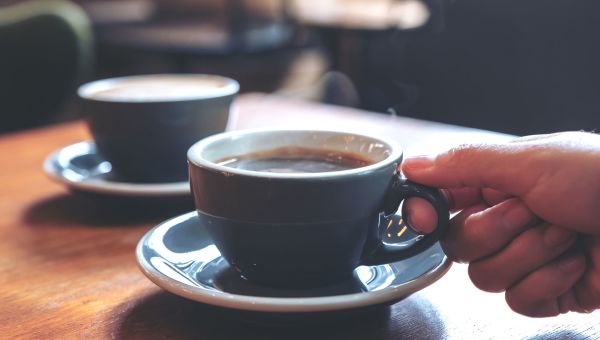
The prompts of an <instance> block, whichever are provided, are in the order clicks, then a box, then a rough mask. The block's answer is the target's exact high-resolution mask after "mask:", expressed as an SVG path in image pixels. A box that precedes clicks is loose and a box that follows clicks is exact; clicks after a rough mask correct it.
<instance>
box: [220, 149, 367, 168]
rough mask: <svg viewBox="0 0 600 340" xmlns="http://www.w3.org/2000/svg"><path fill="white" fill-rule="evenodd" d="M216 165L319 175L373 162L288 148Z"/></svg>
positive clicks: (347, 154)
mask: <svg viewBox="0 0 600 340" xmlns="http://www.w3.org/2000/svg"><path fill="white" fill-rule="evenodd" d="M216 163H217V164H219V165H224V166H227V167H230V168H238V169H244V170H251V171H260V172H276V173H318V172H331V171H341V170H348V169H354V168H360V167H364V166H367V165H370V164H373V163H375V162H374V161H373V160H371V159H369V158H367V157H365V156H363V155H360V154H356V153H351V152H342V151H337V150H326V149H316V148H305V147H295V146H289V147H281V148H276V149H271V150H266V151H259V152H253V153H247V154H244V155H238V156H234V157H227V158H223V159H220V160H218V161H217V162H216Z"/></svg>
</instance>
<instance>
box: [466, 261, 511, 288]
mask: <svg viewBox="0 0 600 340" xmlns="http://www.w3.org/2000/svg"><path fill="white" fill-rule="evenodd" d="M468 272H469V278H470V279H471V282H473V285H475V287H477V288H479V289H481V290H483V291H485V292H490V293H500V292H503V291H505V290H506V288H508V285H507V284H506V283H505V282H504V280H502V279H501V278H499V277H497V276H496V275H494V271H493V270H490V269H488V268H485V265H483V264H480V263H471V264H470V265H469V270H468Z"/></svg>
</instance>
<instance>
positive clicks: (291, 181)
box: [188, 130, 449, 288]
mask: <svg viewBox="0 0 600 340" xmlns="http://www.w3.org/2000/svg"><path fill="white" fill-rule="evenodd" d="M401 161H402V149H401V148H400V146H399V145H397V144H396V143H395V142H394V141H392V140H387V139H383V138H379V137H372V136H367V135H362V134H355V133H349V132H336V131H320V130H260V131H257V130H253V131H233V132H227V133H221V134H217V135H214V136H210V137H208V138H205V139H203V140H201V141H199V142H198V143H196V144H194V145H193V146H192V147H191V148H190V149H189V151H188V163H189V173H190V185H191V189H192V193H193V196H194V201H195V206H196V208H197V211H198V215H199V217H200V221H201V223H203V224H204V225H205V226H206V228H208V230H209V232H210V234H211V236H212V238H213V241H214V242H215V245H216V246H217V248H218V249H219V250H220V252H221V254H222V255H223V256H224V258H225V259H226V260H227V261H228V262H229V264H230V265H231V266H233V267H234V268H235V269H236V270H237V271H239V273H240V274H241V275H242V276H243V277H245V278H247V279H248V280H251V281H254V282H256V283H260V284H265V285H270V286H278V287H290V288H298V287H309V286H320V285H327V284H330V283H334V282H338V281H340V280H344V279H347V278H349V277H351V276H352V273H353V271H354V269H355V268H356V267H357V266H360V265H375V264H385V263H391V262H395V261H398V260H401V259H404V258H407V257H410V256H413V255H415V254H417V253H419V252H422V251H424V250H425V249H427V248H429V247H430V246H431V245H433V244H434V243H435V242H436V241H437V240H439V238H440V236H441V235H442V234H443V233H444V231H445V229H446V227H447V224H448V219H449V212H448V205H447V202H446V201H445V199H444V197H443V195H441V193H440V191H439V190H437V189H434V188H430V187H426V186H422V185H419V184H416V183H412V182H410V181H407V180H406V179H404V178H403V177H402V176H401V175H400V173H398V170H397V169H398V166H399V164H400V162H401ZM315 163H316V167H315ZM409 197H421V198H424V199H426V200H427V201H429V203H431V204H432V206H433V207H434V208H435V211H436V213H437V228H436V230H435V231H434V232H433V233H430V234H427V235H421V234H419V233H418V232H416V231H414V230H412V231H411V232H409V233H406V235H407V236H408V237H407V238H405V239H403V240H402V242H401V243H397V244H388V243H386V242H384V237H383V235H384V234H385V230H386V226H387V223H388V221H389V218H390V216H391V215H393V214H394V213H395V212H396V211H397V210H398V208H399V205H400V203H401V202H402V201H403V200H404V199H407V198H409ZM409 229H411V228H409ZM409 235H410V236H409Z"/></svg>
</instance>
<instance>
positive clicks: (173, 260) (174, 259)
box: [136, 212, 451, 313]
mask: <svg viewBox="0 0 600 340" xmlns="http://www.w3.org/2000/svg"><path fill="white" fill-rule="evenodd" d="M136 258H137V261H138V265H139V267H140V269H141V270H142V272H143V273H144V275H146V276H147V277H148V278H149V279H150V280H151V281H152V282H154V283H155V284H156V285H158V286H159V287H162V288H163V289H165V290H167V291H169V292H171V293H174V294H176V295H179V296H182V297H185V298H188V299H191V300H195V301H198V302H202V303H205V304H208V305H212V306H217V307H221V308H226V309H229V310H237V311H252V312H278V313H308V312H310V313H312V312H332V311H336V312H339V311H348V310H354V309H359V308H365V307H373V306H377V305H389V304H392V303H395V302H398V301H400V300H402V299H403V298H405V297H407V296H408V295H410V294H412V293H414V292H416V291H419V290H421V289H423V288H425V287H426V286H428V285H430V284H432V283H433V282H435V281H437V280H438V279H439V278H441V277H442V276H443V275H444V274H445V273H446V272H447V271H448V269H449V268H450V265H451V262H450V261H449V260H448V258H447V257H446V255H445V254H444V252H443V251H442V249H441V247H440V246H439V244H435V245H434V246H432V247H431V248H429V249H428V250H426V251H425V252H423V253H421V254H418V255H416V256H414V257H411V258H409V259H406V260H403V261H399V262H395V263H390V264H386V265H380V266H371V267H367V266H361V267H359V268H357V269H356V270H355V272H354V277H353V278H352V279H349V280H347V281H346V282H340V283H338V284H335V285H331V286H327V287H320V288H311V289H276V288H270V287H265V286H259V285H255V284H252V283H250V282H248V281H246V280H245V279H243V278H241V277H240V276H239V275H238V274H237V272H235V271H234V270H233V269H232V268H231V267H229V265H228V264H227V262H226V261H225V260H224V259H223V258H222V257H221V254H220V253H219V251H218V250H217V248H216V247H215V246H214V245H213V242H212V240H211V238H210V236H209V234H208V231H207V230H206V228H205V227H204V226H203V225H202V224H201V222H200V220H199V219H198V216H197V214H196V212H190V213H187V214H183V215H180V216H178V217H175V218H173V219H170V220H168V221H166V222H163V223H161V224H159V225H158V226H156V227H154V228H153V229H152V230H150V231H149V232H148V233H146V235H145V236H144V237H143V238H142V239H141V240H140V241H139V243H138V245H137V249H136Z"/></svg>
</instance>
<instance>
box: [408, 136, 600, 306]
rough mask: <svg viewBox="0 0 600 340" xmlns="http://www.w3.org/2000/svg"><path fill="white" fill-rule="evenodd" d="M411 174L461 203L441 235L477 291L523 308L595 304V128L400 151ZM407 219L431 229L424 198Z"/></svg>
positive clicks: (598, 217) (599, 291) (598, 273)
mask: <svg viewBox="0 0 600 340" xmlns="http://www.w3.org/2000/svg"><path fill="white" fill-rule="evenodd" d="M402 171H403V172H404V174H405V175H406V177H408V178H409V179H411V180H413V181H415V182H418V183H423V184H426V185H430V186H433V187H438V188H442V189H443V191H444V193H445V194H446V196H447V197H448V199H449V202H450V205H451V208H452V209H453V210H454V211H460V212H459V213H458V214H456V215H455V216H454V217H453V218H452V220H451V222H450V228H449V230H448V233H447V234H446V235H445V236H444V238H443V239H442V242H441V243H442V246H443V248H444V250H445V252H446V254H447V255H448V256H449V257H450V258H451V259H452V260H454V261H457V262H468V263H469V276H470V278H471V280H472V281H473V283H474V284H475V285H476V286H477V287H478V288H480V289H482V290H485V291H490V292H502V291H504V292H506V293H505V297H506V301H507V303H508V305H509V306H510V307H511V308H512V309H513V310H514V311H516V312H518V313H521V314H524V315H528V316H536V317H543V316H554V315H558V314H560V313H566V312H568V311H576V312H590V311H593V310H594V309H597V308H599V307H600V222H599V221H600V136H598V135H595V134H590V133H583V132H564V133H557V134H551V135H538V136H528V137H522V138H517V139H515V140H514V141H511V142H509V143H506V144H493V145H466V146H460V147H458V148H454V149H452V150H450V151H448V152H445V153H443V154H441V155H438V156H437V157H435V158H432V159H430V158H426V157H416V158H410V159H406V160H405V161H404V162H403V164H402ZM406 209H407V210H408V212H409V214H410V216H411V222H412V223H413V224H414V225H416V226H421V227H422V229H431V228H432V227H431V226H432V225H435V224H434V221H432V217H431V216H435V215H434V214H433V215H432V214H430V213H423V212H424V211H426V210H427V208H425V205H424V203H422V202H421V201H418V200H411V201H410V202H409V203H408V204H407V208H406Z"/></svg>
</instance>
